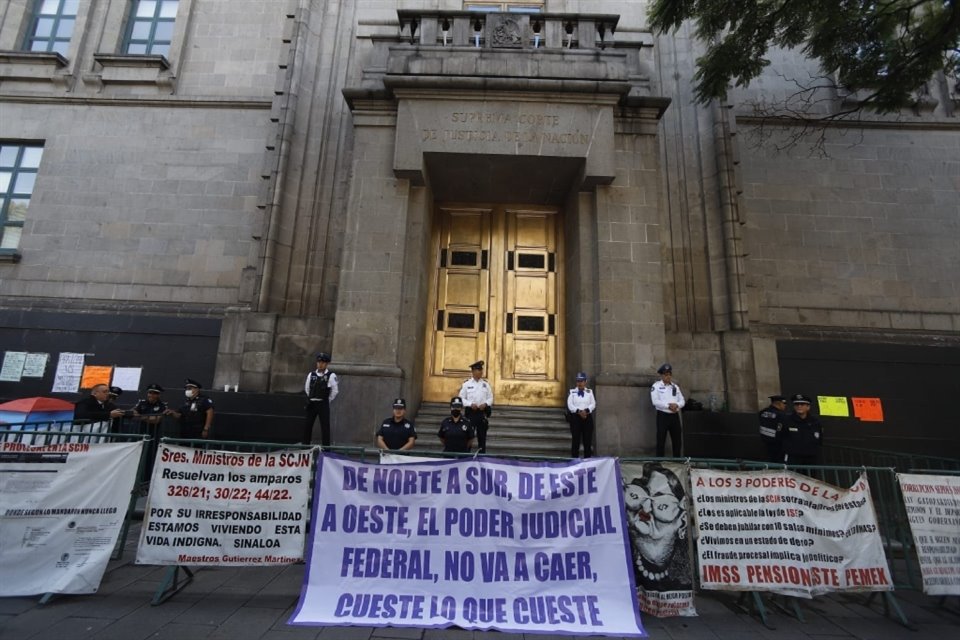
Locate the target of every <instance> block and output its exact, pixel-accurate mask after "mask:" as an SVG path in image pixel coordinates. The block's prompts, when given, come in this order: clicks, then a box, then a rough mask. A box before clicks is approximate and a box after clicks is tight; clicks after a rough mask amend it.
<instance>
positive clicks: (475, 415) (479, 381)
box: [457, 360, 493, 453]
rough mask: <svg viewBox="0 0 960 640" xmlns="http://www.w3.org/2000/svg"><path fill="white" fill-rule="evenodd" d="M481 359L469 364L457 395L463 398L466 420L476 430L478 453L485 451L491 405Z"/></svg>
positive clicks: (489, 390)
mask: <svg viewBox="0 0 960 640" xmlns="http://www.w3.org/2000/svg"><path fill="white" fill-rule="evenodd" d="M482 376H483V360H478V361H477V362H474V363H473V364H472V365H470V377H469V378H467V379H466V380H464V381H463V385H461V387H460V393H459V394H457V396H458V397H459V398H460V399H461V400H463V406H464V413H465V414H466V417H467V420H469V421H470V424H472V425H473V428H474V429H476V431H477V441H478V444H479V453H486V452H487V428H488V427H489V426H490V425H489V423H488V422H487V418H489V417H490V413H491V412H492V410H491V407H492V406H493V389H491V388H490V383H489V382H487V381H486V380H484V379H483V377H482Z"/></svg>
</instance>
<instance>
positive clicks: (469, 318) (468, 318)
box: [447, 313, 476, 329]
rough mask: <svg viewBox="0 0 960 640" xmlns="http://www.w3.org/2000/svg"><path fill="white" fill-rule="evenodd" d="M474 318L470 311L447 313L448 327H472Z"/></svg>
mask: <svg viewBox="0 0 960 640" xmlns="http://www.w3.org/2000/svg"><path fill="white" fill-rule="evenodd" d="M475 320H476V318H475V317H474V315H473V314H472V313H450V314H447V328H448V329H473V326H474V321H475Z"/></svg>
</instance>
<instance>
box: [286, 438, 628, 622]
mask: <svg viewBox="0 0 960 640" xmlns="http://www.w3.org/2000/svg"><path fill="white" fill-rule="evenodd" d="M316 486H317V488H316V491H315V492H314V503H313V518H312V524H311V529H310V530H311V536H312V540H309V541H308V545H307V547H308V548H307V555H308V560H307V571H306V576H305V578H304V585H303V589H302V591H301V594H300V602H299V603H298V605H297V608H296V611H295V612H294V614H293V616H292V617H291V620H290V624H294V625H366V626H396V627H419V628H442V627H452V626H457V627H460V628H463V629H478V630H483V629H497V630H500V631H507V632H513V633H526V632H552V633H568V634H586V635H617V636H635V637H642V636H645V635H646V634H645V633H644V631H643V628H642V626H641V623H640V615H639V613H638V611H637V602H636V595H635V594H636V591H635V585H634V579H633V572H632V571H631V566H632V564H631V556H630V547H629V540H628V537H627V531H626V528H625V525H624V519H623V492H622V488H621V480H620V475H619V471H618V468H617V465H616V462H615V461H614V460H613V459H611V458H594V459H589V460H583V461H580V462H571V463H533V462H517V461H502V460H496V459H493V458H483V459H460V460H439V461H435V462H424V463H414V464H405V465H375V464H364V463H360V462H354V461H351V460H346V459H344V458H341V457H338V456H335V455H330V454H321V456H320V462H319V463H318V466H317V485H316Z"/></svg>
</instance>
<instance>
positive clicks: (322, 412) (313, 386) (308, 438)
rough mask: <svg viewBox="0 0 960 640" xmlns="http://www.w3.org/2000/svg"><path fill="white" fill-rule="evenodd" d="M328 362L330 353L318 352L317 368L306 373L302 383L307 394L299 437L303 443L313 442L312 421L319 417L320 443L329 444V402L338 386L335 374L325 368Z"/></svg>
mask: <svg viewBox="0 0 960 640" xmlns="http://www.w3.org/2000/svg"><path fill="white" fill-rule="evenodd" d="M329 364H330V354H329V353H325V352H323V351H321V352H320V353H318V354H317V368H316V369H314V370H313V371H311V372H310V373H308V374H307V379H306V380H305V381H304V383H303V392H304V393H306V394H307V415H306V418H305V419H304V423H303V435H302V437H301V438H300V442H302V443H303V444H310V443H311V442H313V423H314V422H315V421H316V420H317V418H320V444H322V445H323V446H325V447H329V446H330V403H331V402H333V400H334V398H336V397H337V394H338V393H340V387H339V386H338V385H337V374H335V373H333V372H332V371H330V370H329V369H327V365H329Z"/></svg>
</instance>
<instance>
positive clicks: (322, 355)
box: [317, 351, 330, 362]
mask: <svg viewBox="0 0 960 640" xmlns="http://www.w3.org/2000/svg"><path fill="white" fill-rule="evenodd" d="M317 360H320V361H321V362H330V354H329V353H327V352H326V351H321V352H320V353H318V354H317Z"/></svg>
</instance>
